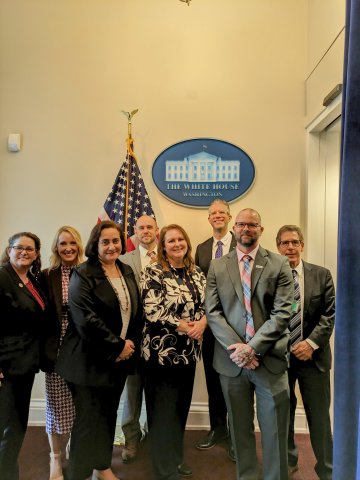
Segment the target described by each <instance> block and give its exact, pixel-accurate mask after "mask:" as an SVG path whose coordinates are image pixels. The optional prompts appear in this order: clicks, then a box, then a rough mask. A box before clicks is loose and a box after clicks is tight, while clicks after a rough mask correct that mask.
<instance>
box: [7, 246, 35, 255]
mask: <svg viewBox="0 0 360 480" xmlns="http://www.w3.org/2000/svg"><path fill="white" fill-rule="evenodd" d="M11 248H13V249H14V250H16V251H17V252H27V253H32V252H35V248H34V247H23V246H22V245H11Z"/></svg>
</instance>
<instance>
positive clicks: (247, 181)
mask: <svg viewBox="0 0 360 480" xmlns="http://www.w3.org/2000/svg"><path fill="white" fill-rule="evenodd" d="M203 151H205V152H207V153H210V154H211V155H216V156H217V157H221V158H222V159H223V160H239V161H240V181H239V182H238V181H236V182H233V181H230V182H227V181H219V182H190V181H188V180H186V181H179V180H176V181H175V180H174V181H166V180H165V178H166V163H165V162H166V160H183V159H184V157H188V156H190V155H194V154H197V153H200V152H203ZM152 177H153V180H154V183H155V185H156V186H157V188H158V189H159V190H160V191H161V192H162V193H163V194H164V195H165V196H166V197H167V198H168V199H169V200H172V201H173V202H176V203H180V204H183V205H186V206H189V207H198V208H205V207H208V206H209V204H210V203H211V202H212V201H213V200H215V199H216V198H221V199H223V200H226V201H227V202H231V201H233V200H235V199H237V198H239V197H241V196H243V195H244V194H245V193H246V192H247V191H248V190H249V189H250V188H251V186H252V184H253V183H254V179H255V166H254V163H253V161H252V160H251V158H250V157H249V155H248V154H247V153H246V152H244V150H242V149H241V148H239V147H237V146H236V145H233V144H232V143H229V142H225V141H223V140H216V139H214V138H194V139H191V140H184V141H182V142H179V143H175V144H174V145H171V146H170V147H168V148H166V149H165V150H164V151H163V152H161V153H160V155H159V156H158V157H157V158H156V160H155V162H154V164H153V168H152ZM184 184H188V185H189V186H190V187H191V188H188V189H187V190H185V188H184ZM207 185H209V188H208V189H202V187H206V186H207ZM195 186H197V187H199V188H194V187H195ZM170 187H171V188H170Z"/></svg>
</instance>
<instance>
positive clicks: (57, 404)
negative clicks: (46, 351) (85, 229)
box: [43, 225, 84, 480]
mask: <svg viewBox="0 0 360 480" xmlns="http://www.w3.org/2000/svg"><path fill="white" fill-rule="evenodd" d="M51 252H52V255H51V257H50V266H49V268H47V269H45V270H44V271H43V274H44V280H45V282H46V287H47V293H48V297H49V303H50V311H51V314H52V317H53V319H54V322H55V323H56V326H57V337H56V339H55V340H56V341H55V342H54V345H53V347H54V349H55V351H54V354H55V355H56V356H57V353H58V349H59V345H61V343H62V341H63V338H64V336H65V332H66V330H67V326H68V323H69V315H68V310H69V306H68V291H69V280H70V276H71V273H72V270H73V267H74V266H75V265H78V264H80V263H82V262H83V261H84V248H83V246H82V242H81V237H80V234H79V232H78V231H77V230H76V229H75V228H74V227H71V226H68V225H64V226H62V227H60V228H59V229H58V231H57V232H56V234H55V238H54V241H53V243H52V246H51ZM45 398H46V433H47V434H48V440H49V445H50V476H49V480H64V477H63V474H62V461H61V443H62V441H61V439H62V438H64V437H66V438H67V439H69V437H70V434H71V429H72V426H73V422H74V418H75V406H74V402H73V400H72V395H71V393H70V390H69V388H68V386H67V384H66V382H65V381H64V379H63V378H62V377H60V375H58V374H57V373H56V372H49V373H46V375H45Z"/></svg>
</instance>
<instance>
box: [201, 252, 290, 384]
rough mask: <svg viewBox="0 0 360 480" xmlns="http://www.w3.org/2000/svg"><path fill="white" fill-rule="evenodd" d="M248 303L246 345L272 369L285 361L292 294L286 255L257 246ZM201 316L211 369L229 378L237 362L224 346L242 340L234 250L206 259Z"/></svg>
mask: <svg viewBox="0 0 360 480" xmlns="http://www.w3.org/2000/svg"><path fill="white" fill-rule="evenodd" d="M251 284H252V298H251V307H252V314H253V319H254V326H255V331H256V333H255V335H254V337H253V338H252V339H251V340H250V342H249V345H250V346H251V347H252V348H254V350H255V351H256V352H257V353H258V354H259V355H260V356H261V359H262V362H263V364H264V366H265V367H266V368H267V369H268V370H270V371H271V372H272V373H281V372H283V371H285V370H286V368H287V366H288V354H287V352H288V337H289V336H288V329H287V327H288V324H289V321H290V316H291V305H292V301H293V297H294V287H293V277H292V273H291V269H290V266H289V262H288V259H287V258H286V257H283V256H281V255H278V254H276V253H273V252H270V251H268V250H265V249H264V248H262V247H260V248H259V250H258V253H257V255H256V258H255V261H254V265H253V269H252V274H251ZM205 306H206V317H207V321H208V323H209V326H210V328H211V330H212V332H213V334H214V336H215V339H216V342H215V353H214V368H215V370H216V371H217V372H218V373H221V374H223V375H227V376H229V377H235V376H236V375H238V374H239V373H240V369H239V367H238V366H237V365H236V364H235V363H234V362H233V361H232V360H231V359H230V354H231V353H232V352H231V351H228V350H227V347H228V346H229V345H231V344H232V343H239V342H243V343H245V325H246V321H245V305H244V297H243V289H242V285H241V279H240V272H239V265H238V259H237V253H236V250H233V251H231V252H229V253H228V254H227V255H224V256H223V257H222V258H219V259H215V260H212V262H211V264H210V269H209V273H208V276H207V285H206V295H205Z"/></svg>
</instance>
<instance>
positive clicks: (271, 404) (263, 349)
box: [205, 208, 294, 480]
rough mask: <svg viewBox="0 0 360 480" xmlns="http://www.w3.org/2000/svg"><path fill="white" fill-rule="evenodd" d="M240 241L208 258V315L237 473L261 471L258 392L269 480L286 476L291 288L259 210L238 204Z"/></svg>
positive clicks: (250, 475)
mask: <svg viewBox="0 0 360 480" xmlns="http://www.w3.org/2000/svg"><path fill="white" fill-rule="evenodd" d="M233 230H234V234H235V238H236V242H237V247H236V249H235V250H233V251H232V252H230V253H228V254H227V255H224V256H223V257H222V258H219V259H215V260H213V261H212V262H211V265H210V269H209V273H208V277H207V288H206V297H205V303H206V316H207V320H208V323H209V326H210V328H211V330H212V332H213V334H214V336H215V352H214V368H215V369H216V371H217V372H218V373H219V375H220V382H221V386H222V390H223V393H224V397H225V401H226V405H227V409H228V412H229V419H230V429H231V437H232V440H233V444H234V450H235V457H236V464H237V480H240V479H241V480H254V479H256V478H258V474H259V472H258V462H257V457H256V448H255V434H254V393H255V395H256V406H257V417H258V421H259V426H260V430H261V442H262V447H263V478H264V480H287V478H288V463H287V433H288V425H289V387H288V379H287V351H288V349H287V346H288V324H289V321H290V316H291V306H292V301H293V295H294V288H293V281H292V273H291V270H290V266H289V262H288V260H287V259H286V258H285V257H282V256H280V255H278V254H276V253H273V252H270V251H268V250H265V249H264V248H263V247H261V246H260V245H259V238H260V236H261V234H262V232H263V230H264V229H263V227H262V226H261V218H260V215H259V213H258V212H257V211H256V210H253V209H251V208H246V209H244V210H242V211H240V212H239V213H238V215H237V217H236V221H235V225H234V227H233Z"/></svg>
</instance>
